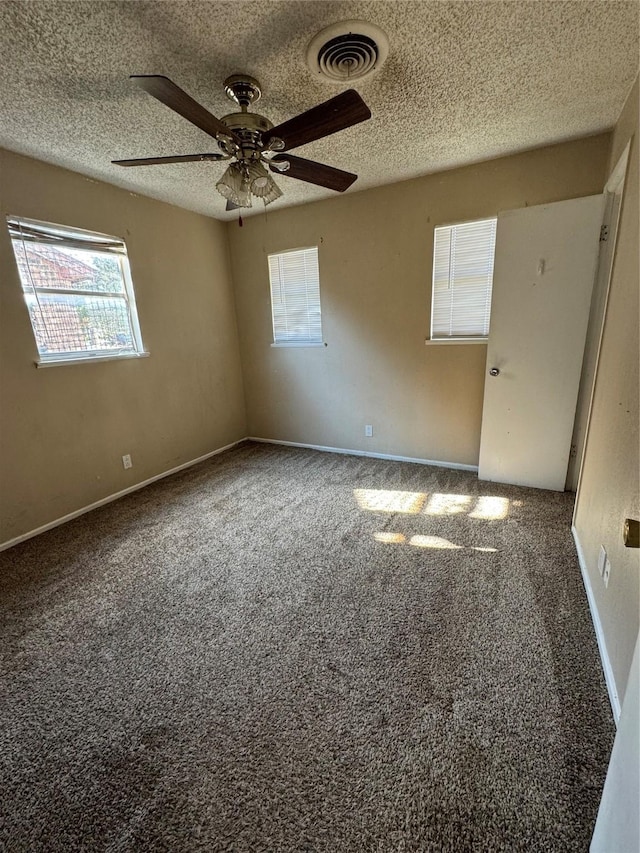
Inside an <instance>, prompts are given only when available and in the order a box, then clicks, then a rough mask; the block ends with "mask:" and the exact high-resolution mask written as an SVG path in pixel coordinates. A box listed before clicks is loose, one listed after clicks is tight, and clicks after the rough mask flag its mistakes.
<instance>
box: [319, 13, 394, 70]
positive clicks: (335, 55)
mask: <svg viewBox="0 0 640 853" xmlns="http://www.w3.org/2000/svg"><path fill="white" fill-rule="evenodd" d="M388 52H389V39H388V38H387V36H386V35H385V33H383V32H382V30H381V29H380V27H376V26H375V24H368V23H367V22H366V21H342V23H340V24H332V25H331V26H330V27H326V29H324V30H322V31H321V32H319V33H318V35H317V36H316V37H315V38H314V39H313V41H312V42H311V44H310V45H309V47H308V48H307V65H308V66H309V68H310V69H311V71H312V72H313V73H314V74H317V75H319V76H322V77H324V78H325V79H326V80H329V81H330V82H331V83H352V82H355V81H356V80H364V78H365V77H370V76H371V75H372V74H374V73H375V72H376V71H379V70H380V68H381V67H382V64H383V62H384V61H385V59H386V58H387V54H388Z"/></svg>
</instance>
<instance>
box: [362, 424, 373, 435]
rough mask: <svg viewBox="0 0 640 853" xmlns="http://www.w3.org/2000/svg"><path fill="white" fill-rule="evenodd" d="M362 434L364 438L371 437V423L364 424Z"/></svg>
mask: <svg viewBox="0 0 640 853" xmlns="http://www.w3.org/2000/svg"><path fill="white" fill-rule="evenodd" d="M364 434H365V437H366V438H371V436H372V435H373V427H372V426H371V424H367V425H366V426H365V428H364Z"/></svg>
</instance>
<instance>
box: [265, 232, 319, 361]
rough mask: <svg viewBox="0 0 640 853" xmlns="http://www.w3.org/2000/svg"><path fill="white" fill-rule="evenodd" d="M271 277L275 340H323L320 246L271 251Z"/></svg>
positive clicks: (291, 341) (295, 342) (299, 342)
mask: <svg viewBox="0 0 640 853" xmlns="http://www.w3.org/2000/svg"><path fill="white" fill-rule="evenodd" d="M269 280H270V283H271V313H272V317H273V340H274V343H276V344H289V345H295V344H298V345H304V344H321V343H322V319H321V313H320V275H319V271H318V249H317V247H316V246H314V247H313V248H311V249H295V250H293V251H291V252H280V253H279V254H276V255H269Z"/></svg>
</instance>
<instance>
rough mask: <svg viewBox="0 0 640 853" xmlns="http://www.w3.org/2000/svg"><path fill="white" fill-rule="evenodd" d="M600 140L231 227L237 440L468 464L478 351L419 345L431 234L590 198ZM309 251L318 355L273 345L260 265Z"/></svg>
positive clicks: (601, 159) (474, 456)
mask: <svg viewBox="0 0 640 853" xmlns="http://www.w3.org/2000/svg"><path fill="white" fill-rule="evenodd" d="M609 142H610V137H609V135H606V134H605V135H602V136H597V137H592V138H589V139H583V140H580V141H576V142H570V143H565V144H561V145H556V146H552V147H548V148H543V149H538V150H535V151H530V152H526V153H523V154H518V155H514V156H510V157H505V158H502V159H499V160H493V161H489V162H485V163H481V164H478V165H474V166H468V167H465V168H462V169H456V170H453V171H449V172H444V173H439V174H434V175H431V176H427V177H423V178H419V179H416V180H412V181H407V182H405V183H400V184H394V185H389V186H385V187H380V188H377V189H372V190H367V191H364V192H360V193H353V194H349V195H346V196H342V197H336V198H335V199H331V200H327V201H322V202H317V203H315V204H310V205H306V206H303V207H296V208H289V209H286V210H283V211H278V212H267V213H266V215H265V214H261V215H259V216H255V217H251V218H249V219H245V224H244V227H243V228H239V227H238V225H237V223H230V224H229V225H228V233H229V241H230V246H231V256H232V266H233V278H234V284H235V288H236V304H237V307H238V318H239V328H240V340H241V350H242V362H243V370H244V378H245V387H246V397H247V401H248V402H247V415H248V429H249V434H250V435H253V436H256V437H262V438H273V439H280V440H288V441H297V442H303V443H309V444H316V445H323V446H329V447H338V448H347V449H355V450H368V451H373V452H378V453H390V454H396V455H402V456H409V457H414V458H420V459H431V460H437V461H444V462H449V463H462V464H470V465H477V463H478V451H479V442H480V424H481V410H482V398H483V390H484V375H485V357H486V347H485V346H484V345H481V344H471V345H430V346H425V343H424V341H425V338H426V337H428V335H429V307H430V298H431V293H430V288H431V257H432V244H433V228H434V226H436V225H441V224H443V223H450V222H456V221H464V220H467V219H474V218H479V217H484V216H489V215H493V214H496V213H497V212H498V211H499V210H506V209H511V208H518V207H524V206H526V205H534V204H541V203H544V202H552V201H558V200H561V199H566V198H573V197H579V196H585V195H590V194H593V193H598V192H601V191H602V188H603V186H604V180H605V172H606V162H607V156H608V151H609ZM285 182H286V178H284V177H283V178H282V179H281V183H282V184H283V186H284V184H285ZM310 245H317V246H318V247H319V264H320V278H321V302H322V321H323V334H324V340H325V341H326V343H327V346H326V348H316V349H314V348H309V349H300V348H272V347H270V343H271V341H272V331H271V315H270V299H269V278H268V271H267V255H268V254H269V253H271V252H277V251H280V250H284V249H292V248H297V247H303V246H310ZM365 424H372V425H373V428H374V436H373V438H368V439H365V438H364V425H365Z"/></svg>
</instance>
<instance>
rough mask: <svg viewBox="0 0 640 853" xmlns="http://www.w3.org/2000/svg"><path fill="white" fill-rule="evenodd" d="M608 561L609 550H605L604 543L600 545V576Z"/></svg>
mask: <svg viewBox="0 0 640 853" xmlns="http://www.w3.org/2000/svg"><path fill="white" fill-rule="evenodd" d="M606 561H607V552H606V551H605V548H604V545H601V546H600V552H599V554H598V571H599V572H600V576H601V577H602V574H603V572H604V564H605V563H606Z"/></svg>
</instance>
